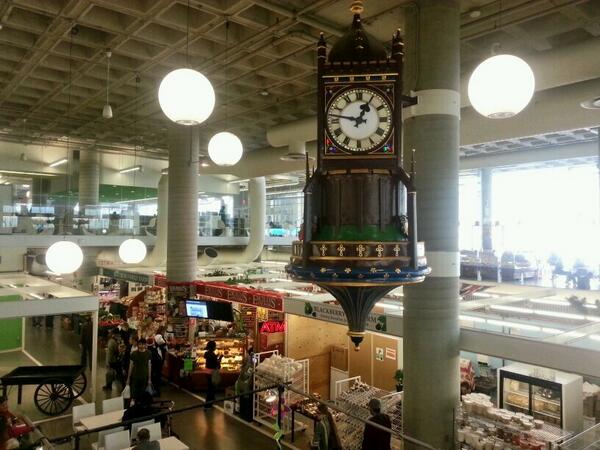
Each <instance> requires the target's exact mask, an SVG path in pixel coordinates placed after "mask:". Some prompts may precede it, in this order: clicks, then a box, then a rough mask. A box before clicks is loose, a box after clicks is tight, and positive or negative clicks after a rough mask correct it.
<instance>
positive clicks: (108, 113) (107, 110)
mask: <svg viewBox="0 0 600 450" xmlns="http://www.w3.org/2000/svg"><path fill="white" fill-rule="evenodd" d="M105 54H106V104H105V105H104V108H102V117H104V118H105V119H112V117H113V112H112V106H110V102H109V101H108V84H109V81H110V57H111V56H112V52H111V51H110V49H108V50H106V53H105Z"/></svg>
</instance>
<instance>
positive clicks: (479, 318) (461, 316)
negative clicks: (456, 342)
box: [458, 314, 485, 323]
mask: <svg viewBox="0 0 600 450" xmlns="http://www.w3.org/2000/svg"><path fill="white" fill-rule="evenodd" d="M458 318H459V319H460V320H468V321H470V322H478V323H483V322H485V319H484V318H482V317H475V316H464V315H462V314H461V315H460V316H458Z"/></svg>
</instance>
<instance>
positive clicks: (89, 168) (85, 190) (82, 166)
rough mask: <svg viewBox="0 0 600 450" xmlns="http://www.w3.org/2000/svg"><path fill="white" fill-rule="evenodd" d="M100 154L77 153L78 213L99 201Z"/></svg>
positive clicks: (83, 211) (90, 152)
mask: <svg viewBox="0 0 600 450" xmlns="http://www.w3.org/2000/svg"><path fill="white" fill-rule="evenodd" d="M99 191H100V154H99V153H96V152H94V151H81V152H80V153H79V214H80V215H85V208H86V206H87V207H90V206H96V205H98V203H99V201H100V197H99Z"/></svg>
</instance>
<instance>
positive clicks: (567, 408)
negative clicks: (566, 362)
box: [498, 364, 583, 432]
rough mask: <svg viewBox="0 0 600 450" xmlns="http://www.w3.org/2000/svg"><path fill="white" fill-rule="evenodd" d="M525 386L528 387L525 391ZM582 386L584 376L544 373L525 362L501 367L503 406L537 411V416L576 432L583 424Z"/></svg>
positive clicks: (501, 404)
mask: <svg viewBox="0 0 600 450" xmlns="http://www.w3.org/2000/svg"><path fill="white" fill-rule="evenodd" d="M540 377H543V378H540ZM524 387H527V390H526V391H525V390H524V389H523V388H524ZM582 389H583V379H582V378H581V377H580V376H578V375H573V374H568V373H563V372H557V371H550V372H547V371H546V372H545V371H542V370H540V368H537V367H535V366H528V365H525V364H511V365H509V366H506V367H502V368H500V369H498V399H499V403H498V406H499V407H500V408H503V407H507V408H514V409H518V410H519V411H524V412H527V414H529V415H534V414H535V415H536V418H537V419H540V420H544V421H545V422H548V423H549V424H552V425H558V426H560V427H561V428H564V429H567V430H572V431H575V432H577V431H580V430H581V429H582V426H583V423H582V417H583V403H582V401H581V392H582Z"/></svg>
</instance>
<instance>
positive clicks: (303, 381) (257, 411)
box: [253, 350, 309, 434]
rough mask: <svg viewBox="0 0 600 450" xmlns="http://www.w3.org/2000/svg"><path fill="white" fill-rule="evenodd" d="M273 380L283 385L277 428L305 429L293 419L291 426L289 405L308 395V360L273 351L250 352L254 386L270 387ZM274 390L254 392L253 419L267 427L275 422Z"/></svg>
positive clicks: (285, 431) (275, 403) (287, 429)
mask: <svg viewBox="0 0 600 450" xmlns="http://www.w3.org/2000/svg"><path fill="white" fill-rule="evenodd" d="M276 383H285V384H287V387H288V388H287V389H285V390H284V392H283V399H282V411H281V425H280V427H281V431H282V433H283V434H288V433H290V432H291V431H292V428H296V429H298V428H305V424H303V423H302V422H299V421H296V423H295V424H294V426H292V420H293V419H292V417H293V415H292V409H291V408H292V406H293V405H295V404H298V403H299V402H300V401H302V400H303V399H305V398H306V397H305V396H303V395H302V393H304V394H308V386H309V364H308V359H303V360H299V361H296V360H293V359H291V358H284V357H281V356H279V352H278V351H277V350H274V351H268V352H262V353H255V354H254V389H260V388H261V387H267V386H272V385H273V384H276ZM276 395H277V394H276V391H275V390H267V391H263V392H257V393H256V394H254V412H253V418H254V420H255V421H257V422H259V423H262V424H264V425H267V426H273V425H274V424H276V423H277V409H278V404H279V403H278V400H277V396H276Z"/></svg>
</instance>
